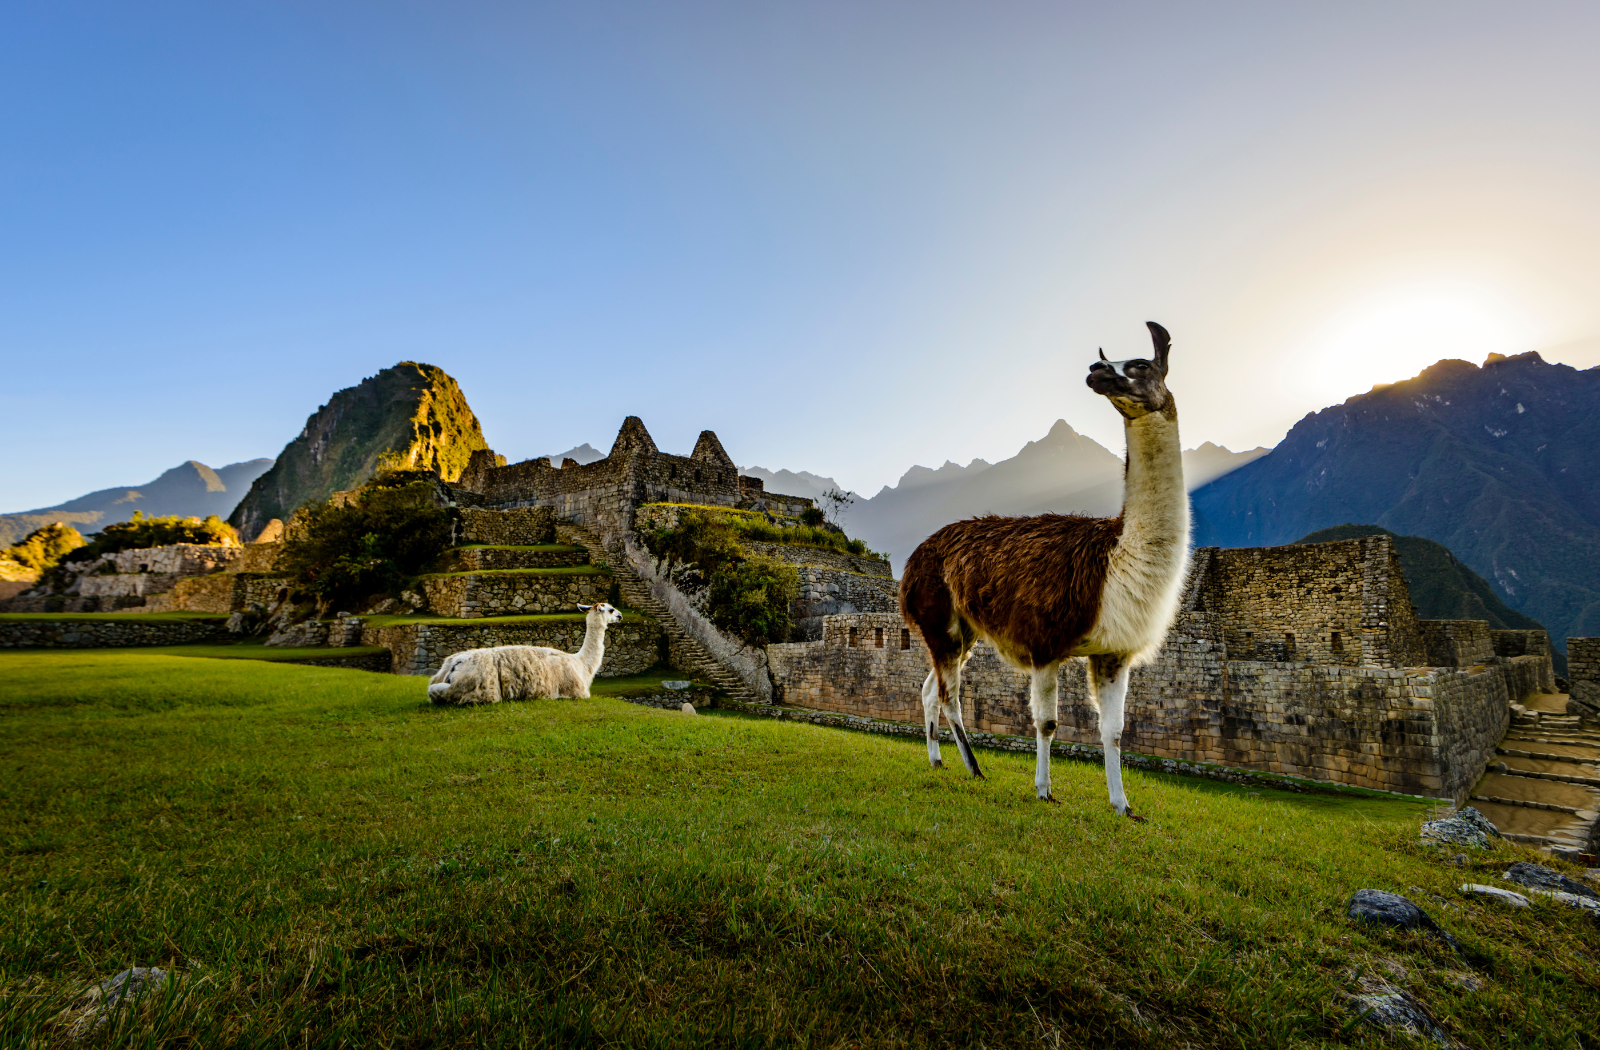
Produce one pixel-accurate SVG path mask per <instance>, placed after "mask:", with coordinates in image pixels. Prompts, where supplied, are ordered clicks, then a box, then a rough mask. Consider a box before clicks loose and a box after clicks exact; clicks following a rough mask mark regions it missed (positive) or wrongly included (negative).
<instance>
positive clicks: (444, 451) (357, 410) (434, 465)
mask: <svg viewBox="0 0 1600 1050" xmlns="http://www.w3.org/2000/svg"><path fill="white" fill-rule="evenodd" d="M488 447H489V446H488V445H487V444H486V443H485V442H484V440H483V429H482V427H480V426H479V425H478V417H477V416H475V415H473V413H472V408H471V407H470V406H469V405H468V404H467V398H466V395H465V394H463V393H462V392H461V387H460V385H458V384H457V383H456V381H455V380H454V379H452V378H451V377H450V376H449V375H447V374H446V373H445V371H444V370H443V369H441V368H436V367H434V366H433V365H425V364H418V363H417V362H415V361H402V362H400V363H399V364H397V365H395V366H393V367H392V368H385V369H384V370H383V371H381V372H379V373H378V374H377V375H374V376H369V377H367V378H366V379H363V380H362V381H361V382H360V383H357V384H356V385H355V386H352V387H346V388H345V389H343V390H339V391H337V392H335V393H334V395H333V396H332V397H330V398H329V399H328V402H327V404H325V405H323V406H322V407H321V408H320V409H318V410H317V411H316V412H314V413H312V415H311V416H310V418H308V419H307V420H306V425H305V429H303V430H301V431H300V436H299V437H297V438H295V439H294V440H293V441H291V442H289V444H288V445H286V446H284V449H283V451H282V452H280V453H279V454H278V458H277V461H276V462H275V463H274V464H273V465H272V469H270V470H268V471H266V472H265V473H264V474H262V475H261V476H260V477H258V478H256V479H255V482H254V483H253V484H252V485H251V486H250V491H249V493H248V494H247V495H246V496H245V498H244V499H243V500H242V501H241V502H240V503H239V505H238V506H237V507H236V508H234V511H233V515H232V517H230V518H229V523H230V524H232V525H233V527H234V528H236V529H238V530H239V535H240V536H242V537H243V538H244V539H245V540H247V541H248V540H250V539H253V538H254V537H255V536H256V535H257V534H258V533H260V531H261V530H262V528H263V527H265V526H266V524H267V523H268V522H269V521H271V520H272V519H273V518H280V519H284V520H287V519H288V518H289V516H290V515H291V514H293V513H294V512H295V510H296V509H297V508H299V506H300V505H301V504H302V503H305V502H306V501H308V500H320V499H327V498H328V497H329V496H331V495H333V494H334V493H335V492H340V491H343V490H345V489H351V488H354V487H356V486H357V485H360V484H361V483H362V482H364V481H365V480H367V478H369V477H371V476H372V473H373V471H374V470H376V469H377V467H378V464H379V462H380V460H381V459H383V458H384V457H385V456H390V457H392V461H393V462H394V463H395V465H396V466H402V467H409V468H416V469H425V470H436V471H438V472H439V476H440V477H442V478H444V479H445V480H447V481H451V480H454V479H456V478H458V477H460V476H461V471H462V470H464V469H465V468H466V465H467V460H468V459H469V458H470V457H471V456H472V453H473V452H475V451H477V450H478V449H484V448H488Z"/></svg>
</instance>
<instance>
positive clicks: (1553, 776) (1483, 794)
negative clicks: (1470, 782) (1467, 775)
mask: <svg viewBox="0 0 1600 1050" xmlns="http://www.w3.org/2000/svg"><path fill="white" fill-rule="evenodd" d="M1566 701H1567V697H1566V696H1565V695H1562V694H1555V693H1551V694H1542V695H1539V696H1533V697H1529V698H1527V699H1525V700H1524V701H1523V702H1522V703H1521V704H1517V705H1515V706H1514V707H1513V708H1512V724H1511V728H1510V730H1509V731H1508V732H1507V733H1506V735H1505V738H1504V739H1503V740H1501V741H1500V743H1499V745H1498V746H1497V747H1496V748H1495V751H1496V755H1497V761H1496V762H1494V763H1493V764H1491V765H1490V767H1489V770H1488V772H1486V773H1485V774H1484V776H1483V779H1482V780H1480V781H1479V782H1478V784H1477V786H1476V787H1474V788H1473V791H1472V796H1471V800H1472V803H1473V805H1474V806H1476V807H1477V808H1478V809H1479V810H1481V811H1482V812H1483V814H1484V815H1485V816H1487V817H1488V818H1489V819H1490V820H1491V821H1493V822H1494V824H1495V826H1496V827H1498V828H1499V829H1500V832H1501V834H1503V835H1505V836H1506V837H1507V838H1508V839H1511V840H1513V841H1516V842H1524V843H1527V844H1529V845H1534V846H1542V847H1544V848H1545V849H1547V850H1549V851H1550V852H1552V853H1557V854H1561V855H1564V856H1569V857H1574V858H1576V857H1577V855H1580V854H1592V853H1594V851H1595V849H1596V847H1597V846H1600V842H1597V841H1596V840H1597V838H1600V724H1597V723H1595V722H1594V721H1593V720H1588V719H1584V718H1581V717H1580V716H1578V715H1576V714H1568V713H1567V705H1566ZM1591 866H1592V864H1591Z"/></svg>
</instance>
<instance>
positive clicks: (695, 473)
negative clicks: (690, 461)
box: [694, 470, 700, 481]
mask: <svg viewBox="0 0 1600 1050" xmlns="http://www.w3.org/2000/svg"><path fill="white" fill-rule="evenodd" d="M694 479H695V480H696V481H699V480H700V472H699V471H698V470H697V471H695V472H694Z"/></svg>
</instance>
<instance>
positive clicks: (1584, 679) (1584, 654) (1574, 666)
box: [1567, 638, 1600, 709]
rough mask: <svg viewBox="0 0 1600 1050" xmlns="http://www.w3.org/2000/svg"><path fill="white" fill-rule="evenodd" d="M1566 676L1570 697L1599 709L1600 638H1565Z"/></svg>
mask: <svg viewBox="0 0 1600 1050" xmlns="http://www.w3.org/2000/svg"><path fill="white" fill-rule="evenodd" d="M1567 678H1568V680H1570V681H1571V682H1572V693H1571V696H1572V699H1574V700H1576V701H1578V702H1579V703H1580V704H1583V705H1585V706H1587V707H1590V708H1593V709H1600V638H1568V639H1567Z"/></svg>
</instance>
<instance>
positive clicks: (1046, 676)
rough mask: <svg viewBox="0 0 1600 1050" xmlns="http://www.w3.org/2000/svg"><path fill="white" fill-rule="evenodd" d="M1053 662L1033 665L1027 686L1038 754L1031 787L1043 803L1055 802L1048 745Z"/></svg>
mask: <svg viewBox="0 0 1600 1050" xmlns="http://www.w3.org/2000/svg"><path fill="white" fill-rule="evenodd" d="M1056 668H1057V665H1056V664H1051V665H1050V666H1049V667H1035V668H1034V669H1033V680H1032V681H1031V682H1030V683H1029V687H1028V700H1029V706H1030V707H1031V708H1032V709H1033V731H1034V734H1035V736H1036V737H1037V744H1038V757H1037V758H1036V759H1035V761H1034V766H1033V790H1034V793H1035V794H1037V795H1038V796H1039V797H1040V798H1042V799H1044V800H1045V801H1046V802H1054V801H1055V800H1056V797H1055V795H1053V794H1051V792H1050V746H1051V745H1052V744H1054V743H1055V739H1056V704H1057V698H1056V683H1057V679H1058V676H1057V674H1056Z"/></svg>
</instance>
